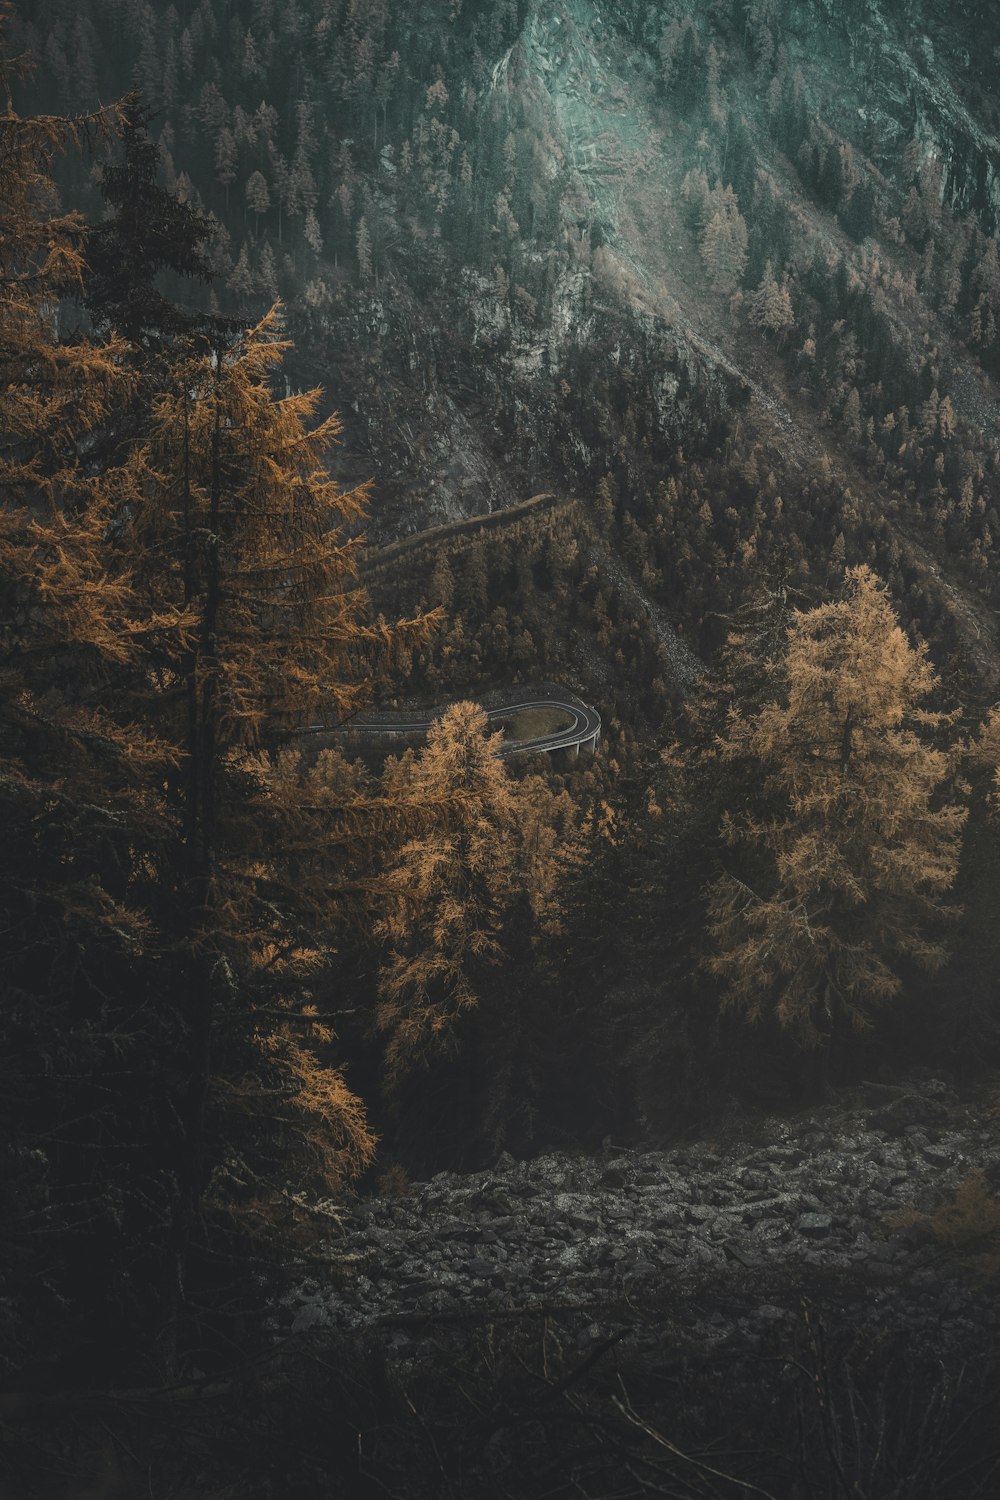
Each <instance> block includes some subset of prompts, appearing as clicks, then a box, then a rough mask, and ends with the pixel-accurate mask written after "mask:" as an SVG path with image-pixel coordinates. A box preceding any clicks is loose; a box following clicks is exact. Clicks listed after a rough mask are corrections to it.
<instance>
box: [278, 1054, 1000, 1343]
mask: <svg viewBox="0 0 1000 1500" xmlns="http://www.w3.org/2000/svg"><path fill="white" fill-rule="evenodd" d="M876 1087H877V1088H878V1089H879V1090H881V1089H882V1088H883V1087H885V1086H883V1085H878V1086H866V1090H865V1094H864V1095H863V1099H864V1100H865V1102H867V1101H868V1100H870V1099H871V1097H872V1096H873V1093H874V1092H875V1089H876ZM879 1103H880V1108H879V1109H878V1111H877V1112H876V1113H877V1117H878V1119H879V1120H880V1121H882V1122H883V1124H882V1125H880V1126H879V1127H878V1133H877V1134H873V1133H872V1132H871V1131H870V1130H869V1128H868V1127H869V1126H870V1125H871V1124H872V1116H870V1115H869V1116H866V1114H865V1113H864V1109H863V1107H862V1109H860V1110H859V1109H858V1108H852V1107H849V1106H847V1105H845V1104H840V1105H833V1106H830V1107H828V1108H826V1109H823V1110H819V1111H815V1112H813V1113H812V1114H811V1115H809V1116H807V1117H804V1118H801V1119H799V1120H797V1121H787V1120H772V1121H765V1122H762V1123H760V1124H758V1125H757V1126H756V1127H755V1132H754V1139H753V1140H749V1141H748V1140H743V1141H738V1142H735V1143H733V1144H732V1145H731V1146H727V1147H726V1148H723V1147H721V1146H720V1145H719V1144H718V1143H717V1142H713V1143H712V1145H711V1146H709V1144H708V1143H702V1144H697V1143H696V1144H687V1145H685V1146H684V1147H683V1148H682V1149H676V1150H650V1149H644V1150H635V1151H618V1152H617V1153H616V1155H615V1157H614V1159H613V1160H609V1158H608V1157H607V1156H606V1155H605V1156H594V1157H586V1156H581V1155H570V1154H562V1153H556V1152H548V1153H546V1154H545V1155H543V1156H539V1157H537V1158H535V1159H534V1160H531V1161H527V1162H516V1161H514V1160H513V1159H511V1158H510V1157H507V1158H506V1159H505V1160H501V1161H499V1162H497V1163H496V1164H495V1165H494V1167H493V1168H492V1169H491V1170H490V1171H488V1172H482V1173H471V1174H468V1175H461V1174H457V1173H440V1174H439V1175H438V1176H436V1177H434V1178H433V1179H432V1180H431V1181H430V1182H427V1183H422V1184H416V1185H415V1186H414V1188H413V1190H412V1193H411V1194H410V1195H409V1196H408V1197H406V1198H398V1199H376V1200H372V1201H368V1202H359V1203H357V1204H356V1205H354V1207H353V1208H351V1209H349V1210H348V1211H346V1212H345V1213H344V1214H343V1216H342V1223H341V1227H340V1231H339V1235H338V1238H337V1239H336V1240H331V1241H330V1242H329V1244H328V1247H327V1248H328V1251H329V1255H330V1262H331V1275H330V1278H329V1281H328V1282H326V1283H324V1282H323V1281H321V1280H319V1279H317V1278H316V1277H315V1276H313V1277H312V1278H310V1279H309V1280H308V1281H306V1280H304V1281H303V1282H302V1284H301V1285H300V1286H299V1287H298V1288H297V1290H296V1292H295V1294H294V1295H293V1296H291V1297H289V1298H288V1300H287V1303H286V1305H285V1307H284V1310H283V1317H284V1319H287V1321H288V1322H290V1323H291V1324H292V1326H293V1327H296V1328H304V1327H310V1326H313V1325H316V1324H322V1323H334V1324H336V1325H338V1326H340V1327H345V1328H349V1327H353V1328H358V1329H361V1328H363V1327H365V1326H366V1325H369V1324H371V1323H374V1322H379V1323H382V1324H383V1325H385V1324H387V1323H391V1322H392V1321H393V1320H394V1319H398V1318H400V1317H402V1318H404V1319H405V1318H407V1317H408V1316H410V1315H413V1314H424V1313H428V1314H429V1313H435V1314H440V1313H447V1314H449V1315H454V1314H461V1313H462V1310H463V1309H464V1308H467V1307H472V1306H475V1307H479V1308H482V1307H483V1306H487V1307H494V1306H495V1307H498V1308H503V1307H506V1308H511V1307H514V1308H519V1309H520V1308H531V1307H535V1306H537V1307H540V1308H541V1307H546V1306H550V1305H558V1306H559V1307H575V1306H584V1305H586V1306H594V1305H600V1304H602V1303H608V1302H609V1301H613V1300H614V1299H615V1298H619V1299H620V1298H621V1297H622V1296H626V1297H629V1296H631V1295H632V1294H633V1293H634V1294H635V1295H637V1296H638V1295H640V1294H642V1295H645V1291H646V1290H648V1289H652V1288H656V1287H662V1286H664V1285H667V1284H668V1283H669V1284H675V1283H676V1282H677V1280H678V1278H685V1277H688V1278H689V1277H692V1276H694V1277H705V1276H710V1275H714V1276H718V1275H726V1274H728V1275H730V1276H735V1277H743V1278H746V1277H748V1276H753V1277H757V1276H773V1275H774V1274H775V1273H778V1272H780V1273H781V1274H783V1275H784V1274H788V1275H789V1276H791V1275H793V1274H794V1273H795V1268H796V1266H798V1267H800V1268H801V1267H809V1268H812V1269H813V1270H815V1271H816V1272H823V1273H833V1272H836V1271H838V1270H840V1271H842V1272H845V1273H846V1272H848V1271H850V1272H851V1273H852V1274H857V1273H863V1275H864V1276H865V1277H866V1278H867V1280H868V1281H869V1282H870V1283H871V1282H882V1283H884V1284H885V1285H886V1287H890V1286H892V1287H899V1286H900V1285H901V1284H903V1283H904V1282H906V1283H907V1284H908V1285H910V1286H911V1288H912V1287H913V1286H916V1285H919V1284H926V1285H927V1288H928V1296H931V1295H932V1294H933V1293H934V1286H933V1281H934V1278H935V1277H936V1276H937V1274H938V1273H937V1272H936V1271H935V1269H934V1268H933V1266H932V1265H931V1264H930V1263H928V1261H927V1256H928V1254H933V1253H934V1252H933V1249H932V1248H931V1247H928V1246H927V1244H926V1238H927V1236H926V1232H925V1231H923V1230H921V1229H920V1228H919V1227H917V1228H914V1229H907V1230H905V1231H902V1232H898V1233H894V1234H892V1236H891V1238H890V1237H889V1230H888V1224H887V1220H888V1219H889V1217H890V1216H891V1215H892V1214H893V1213H897V1212H898V1211H899V1210H900V1209H902V1208H906V1207H907V1206H909V1205H915V1206H917V1207H920V1208H926V1207H928V1206H932V1205H933V1204H934V1203H936V1202H939V1201H941V1200H942V1198H944V1197H945V1196H946V1195H947V1193H948V1192H949V1190H950V1189H952V1188H954V1187H955V1186H956V1185H957V1184H958V1183H959V1182H960V1181H961V1180H962V1179H963V1178H965V1177H967V1176H968V1175H969V1173H970V1172H971V1171H972V1170H974V1169H979V1170H982V1171H983V1172H985V1173H986V1175H987V1177H991V1176H1000V1152H998V1142H997V1137H996V1135H995V1133H994V1132H992V1131H991V1130H989V1129H987V1128H986V1127H985V1124H984V1118H983V1116H982V1113H981V1112H980V1111H977V1110H976V1109H974V1108H972V1107H971V1106H970V1107H966V1106H963V1105H961V1104H960V1103H959V1101H958V1100H956V1099H955V1098H954V1096H952V1095H950V1094H949V1093H948V1091H947V1090H946V1089H945V1088H944V1086H943V1085H939V1084H937V1083H934V1082H932V1083H930V1084H926V1083H918V1084H914V1085H912V1086H910V1087H909V1088H907V1089H905V1090H899V1091H897V1092H895V1093H893V1094H892V1096H891V1097H889V1098H888V1099H886V1098H885V1095H882V1094H880V1095H879ZM929 1126H931V1127H932V1128H933V1129H934V1131H935V1134H936V1135H937V1137H938V1139H937V1140H936V1141H931V1140H930V1139H929V1137H928V1127H929ZM792 1141H794V1144H791V1142H792ZM345 1264H348V1265H349V1264H353V1265H354V1266H356V1267H357V1270H356V1271H354V1272H341V1273H337V1271H336V1267H338V1266H344V1265H345ZM921 1278H922V1280H921ZM879 1295H880V1296H881V1295H882V1293H881V1292H880V1293H879ZM921 1316H923V1314H921ZM928 1316H929V1314H928ZM935 1316H936V1314H935ZM713 1336H714V1335H713Z"/></svg>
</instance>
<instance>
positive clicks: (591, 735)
mask: <svg viewBox="0 0 1000 1500" xmlns="http://www.w3.org/2000/svg"><path fill="white" fill-rule="evenodd" d="M482 706H483V708H484V709H485V711H486V717H487V719H488V720H489V723H490V726H491V727H492V728H501V727H502V726H503V725H504V723H506V722H507V721H509V720H511V719H513V718H515V717H516V716H517V715H518V714H524V713H529V712H532V711H538V712H543V713H544V712H549V713H551V712H552V711H553V710H555V711H557V712H559V713H562V714H565V715H566V718H567V721H568V722H567V723H566V724H565V725H563V726H561V727H559V728H557V729H553V730H550V731H549V732H548V733H546V734H539V735H534V736H532V737H531V738H530V739H508V740H506V741H504V742H503V743H502V744H501V746H500V748H499V754H500V756H501V758H502V759H506V758H507V757H509V756H512V755H521V754H524V753H526V752H527V753H533V754H553V753H554V752H556V751H560V750H566V751H570V752H573V751H579V750H596V749H597V746H598V744H599V743H600V739H601V716H600V714H599V713H598V712H597V710H596V709H595V708H591V707H590V706H589V705H588V704H586V703H583V702H582V701H581V700H580V699H579V698H577V697H576V696H575V695H574V694H573V693H569V692H567V691H565V690H564V689H562V688H558V687H554V686H553V687H548V686H547V687H542V688H538V687H533V688H527V689H525V691H524V692H523V693H520V694H515V695H514V696H513V697H511V698H509V699H508V700H507V701H506V702H505V703H502V704H499V705H494V706H492V707H491V706H488V705H487V704H485V703H483V705H482ZM446 709H447V705H443V706H439V707H437V708H435V709H433V710H427V711H426V712H424V713H409V714H407V713H405V712H400V713H391V712H389V711H386V712H384V713H378V714H372V715H369V716H366V717H363V718H358V719H354V720H352V722H351V724H350V726H349V730H348V732H349V733H351V734H362V735H380V734H381V735H393V736H396V735H400V736H406V735H411V734H412V735H416V734H426V733H427V731H428V730H429V729H430V727H431V725H432V724H433V723H434V722H435V720H437V719H439V718H440V717H441V715H442V714H443V713H444V712H445V711H446ZM323 729H324V726H323V725H321V724H313V725H310V732H312V733H319V732H322V731H323Z"/></svg>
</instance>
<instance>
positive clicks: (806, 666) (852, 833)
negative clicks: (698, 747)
mask: <svg viewBox="0 0 1000 1500" xmlns="http://www.w3.org/2000/svg"><path fill="white" fill-rule="evenodd" d="M784 672H785V674H786V679H787V690H786V692H785V694H784V695H783V697H782V698H781V699H780V700H779V701H777V702H772V703H770V704H767V705H766V706H765V707H764V708H763V709H762V710H761V712H760V713H759V714H758V715H757V716H756V717H754V718H744V717H741V716H740V715H734V717H733V718H732V720H731V722H730V724H729V726H728V731H727V734H726V736H725V740H724V742H723V744H722V746H721V750H722V754H723V757H724V758H735V757H748V758H749V760H750V762H751V763H755V764H756V765H758V766H759V768H760V771H761V773H762V775H763V777H764V790H765V793H766V794H767V795H768V796H769V797H770V798H771V799H772V806H773V808H774V811H773V812H772V813H771V814H770V815H761V816H757V817H741V816H739V815H735V816H730V817H728V819H727V821H726V824H725V827H724V833H725V836H726V839H727V841H728V842H729V843H730V845H731V846H732V847H733V848H734V849H736V850H738V851H741V853H742V855H743V857H744V864H743V865H742V866H741V867H740V868H739V870H738V871H733V872H731V873H727V874H725V875H723V876H722V877H721V878H720V879H718V880H717V881H716V882H715V884H714V885H713V887H712V888H711V891H710V894H709V910H710V918H711V925H712V933H713V938H714V942H715V950H716V951H715V953H714V955H713V956H712V957H711V959H710V960H709V967H710V969H711V971H712V972H713V973H715V974H716V975H718V977H719V978H720V979H721V980H722V981H723V982H724V985H725V991H724V1003H725V1004H726V1005H727V1006H728V1007H731V1008H733V1009H736V1010H739V1011H741V1012H742V1013H743V1014H745V1015H746V1016H747V1018H748V1019H750V1020H757V1019H759V1018H760V1017H761V1016H762V1015H764V1014H765V1013H768V1012H773V1014H774V1015H775V1016H776V1017H777V1019H778V1021H779V1022H780V1024H781V1025H782V1026H784V1027H789V1028H791V1029H792V1030H793V1031H795V1032H796V1033H797V1034H798V1036H799V1037H800V1038H801V1039H802V1040H803V1041H804V1042H806V1043H809V1044H813V1043H816V1042H818V1041H820V1040H822V1039H824V1038H827V1039H828V1038H829V1037H830V1036H831V1034H833V1033H835V1032H837V1031H839V1030H840V1029H841V1028H842V1027H843V1025H844V1024H845V1023H846V1024H848V1025H850V1026H854V1027H864V1026H866V1025H868V1024H869V1020H870V1015H871V1012H872V1011H873V1010H874V1009H875V1008H876V1007H877V1006H878V1005H879V1004H880V1003H882V1002H884V1001H885V1000H887V999H889V998H890V997H891V996H893V995H895V994H897V992H898V991H899V989H900V985H901V979H900V974H899V964H900V962H908V963H914V964H916V965H918V966H920V967H923V968H927V969H934V968H937V967H939V966H940V964H941V963H942V962H943V960H944V957H945V950H944V947H943V946H942V944H941V943H940V941H938V940H937V939H936V938H934V937H931V936H928V935H927V925H928V924H929V923H934V922H938V921H940V919H941V918H943V917H946V916H947V915H949V909H948V908H947V907H946V905H945V904H944V900H943V898H944V896H945V894H946V892H947V891H948V889H949V888H950V886H951V885H952V883H953V881H954V879H955V874H956V869H957V863H958V852H959V841H960V836H961V830H962V826H963V824H964V821H965V817H966V813H965V810H964V809H962V808H960V807H958V806H956V805H953V804H950V803H947V802H943V801H942V799H941V793H942V790H943V788H944V786H945V784H946V782H947V778H948V774H949V765H950V763H949V757H948V755H947V754H946V753H945V752H944V751H943V750H941V749H938V748H935V747H934V746H933V745H932V744H931V743H929V742H928V741H929V737H930V736H931V734H933V732H934V731H935V730H936V729H938V728H939V727H940V726H941V725H942V723H943V715H941V714H939V713H932V712H929V711H927V710H926V709H924V708H923V707H922V706H921V705H922V704H923V702H924V700H925V699H926V698H927V696H928V695H929V694H930V693H931V691H932V690H933V688H934V686H935V683H936V679H935V676H934V672H933V670H932V669H931V666H930V664H929V662H928V661H927V657H926V652H925V651H924V650H923V649H922V648H921V649H916V648H914V647H913V646H911V645H910V643H909V642H908V641H907V639H906V636H905V635H904V634H903V632H902V630H901V629H900V627H899V625H898V623H897V621H896V618H895V616H894V614H893V611H892V606H891V604H890V602H889V599H888V597H887V594H886V591H885V589H884V588H883V586H882V585H881V584H880V583H879V581H878V579H877V578H876V577H875V576H874V574H873V573H872V572H871V571H870V570H869V569H868V568H865V567H861V568H855V569H853V570H852V571H851V572H849V574H848V578H847V593H846V597H845V598H844V599H842V600H840V601H838V602H835V603H831V604H825V605H821V606H819V607H818V608H816V609H813V610H810V611H808V612H806V613H798V614H796V615H794V616H793V621H792V624H791V627H790V629H789V631H788V651H787V658H786V661H785V663H784Z"/></svg>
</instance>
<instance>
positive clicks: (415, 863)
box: [375, 703, 577, 1084]
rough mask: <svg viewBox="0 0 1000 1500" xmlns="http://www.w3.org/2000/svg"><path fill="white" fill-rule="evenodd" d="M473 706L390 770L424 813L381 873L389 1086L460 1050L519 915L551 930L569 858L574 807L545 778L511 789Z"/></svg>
mask: <svg viewBox="0 0 1000 1500" xmlns="http://www.w3.org/2000/svg"><path fill="white" fill-rule="evenodd" d="M487 730H488V724H487V718H486V714H485V712H484V710H483V709H481V708H480V707H478V706H477V705H476V704H474V703H456V704H453V705H452V707H451V708H449V709H448V711H447V713H445V714H444V715H443V716H442V718H441V719H439V720H438V721H437V723H436V724H435V725H434V727H433V728H432V729H431V731H430V734H429V736H428V741H427V745H426V747H425V748H424V749H423V750H422V751H421V752H420V753H419V754H417V755H414V754H413V753H412V752H411V753H409V754H408V755H406V756H404V757H403V759H402V760H401V761H399V762H398V763H396V764H395V765H394V766H391V767H389V768H388V769H387V772H386V777H385V782H386V794H387V795H388V796H389V797H390V798H392V799H393V800H395V801H398V802H399V803H401V804H403V805H406V804H407V803H409V804H410V805H412V806H415V807H418V808H422V809H424V810H425V811H426V814H427V816H428V820H429V826H428V827H427V829H426V830H425V831H424V832H422V833H420V834H418V835H417V836H416V837H414V838H411V839H409V840H408V841H407V842H406V843H405V844H404V845H403V848H402V849H401V851H400V854H399V858H398V861H397V862H396V863H395V864H394V865H393V867H392V868H391V869H390V870H389V871H388V872H387V875H386V877H385V883H384V892H383V904H382V916H381V917H380V919H379V921H378V923H377V924H376V928H375V935H376V937H377V938H378V940H379V941H380V943H381V944H383V945H384V948H385V952H386V957H385V960H384V962H383V965H382V969H381V973H380V978H379V1006H378V1013H377V1024H378V1027H379V1030H380V1031H382V1032H383V1033H385V1034H386V1038H387V1040H386V1053H385V1056H386V1070H387V1076H388V1079H389V1082H390V1084H392V1083H393V1082H394V1081H397V1082H398V1080H399V1078H400V1077H401V1076H402V1075H404V1074H405V1073H406V1072H407V1071H408V1070H410V1069H412V1068H413V1067H414V1066H415V1065H417V1064H419V1063H421V1062H422V1061H424V1060H426V1058H427V1056H428V1055H429V1054H432V1053H434V1052H435V1051H440V1050H445V1049H448V1048H449V1047H452V1046H453V1045H454V1043H455V1026H456V1022H457V1021H458V1020H459V1018H460V1016H461V1014H462V1013H463V1011H466V1010H468V1009H470V1008H471V1007H473V1006H475V1005H476V1004H477V1003H478V1002H479V998H480V990H481V986H482V984H483V981H484V979H485V976H486V973H487V971H488V970H489V969H490V968H492V967H494V966H496V965H497V964H498V963H499V962H500V961H501V960H502V959H503V957H504V954H505V946H504V943H505V933H506V932H507V931H508V930H509V926H510V923H511V922H512V920H515V919H516V917H517V916H518V915H520V916H521V918H522V920H523V922H524V924H525V925H526V926H531V925H532V924H538V925H540V926H548V927H549V928H550V929H551V928H552V927H553V926H554V925H555V924H557V922H558V882H559V876H560V873H561V872H562V871H564V870H565V869H566V868H567V866H568V865H569V864H570V863H571V862H572V860H573V858H574V851H575V849H576V846H577V833H576V828H575V824H574V816H573V812H574V809H573V804H572V802H571V801H570V799H569V798H568V797H567V796H566V795H565V794H562V795H561V796H556V795H554V794H553V793H552V792H551V791H550V790H549V789H548V787H547V785H546V784H545V782H544V781H543V780H542V778H540V777H529V778H527V779H526V780H525V781H523V782H517V781H515V780H514V779H513V778H511V777H510V776H508V774H507V772H506V771H505V769H504V766H503V763H502V761H501V760H500V758H499V756H498V754H497V751H498V747H499V741H500V735H499V734H493V735H490V734H489V733H488V732H487Z"/></svg>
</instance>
